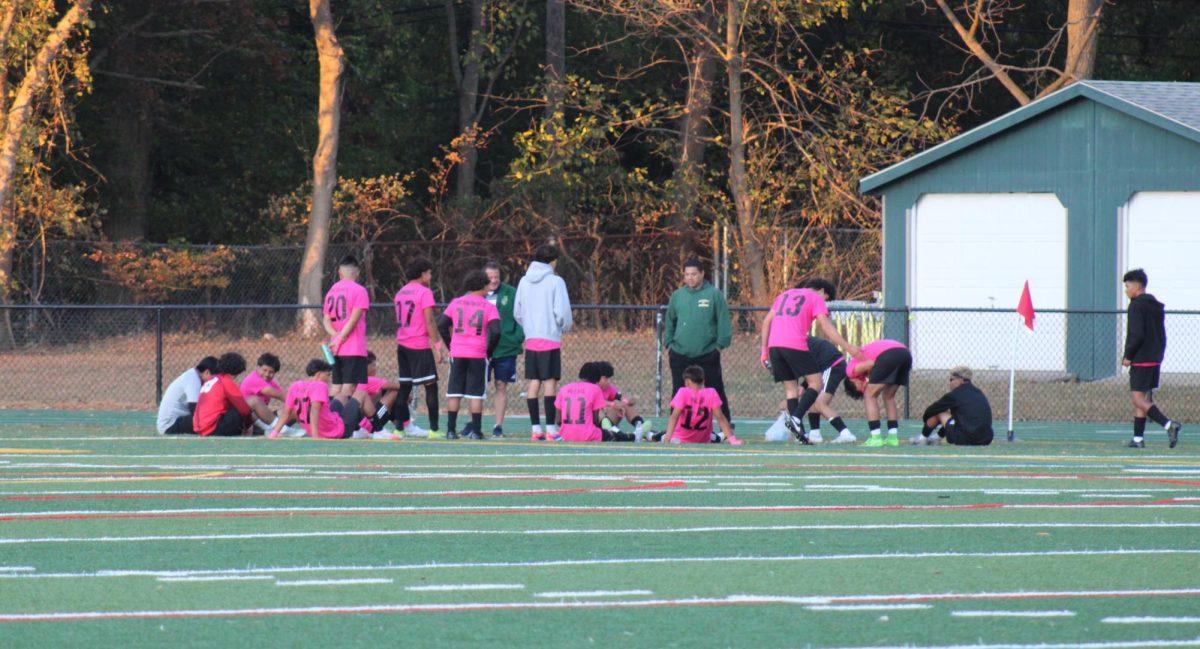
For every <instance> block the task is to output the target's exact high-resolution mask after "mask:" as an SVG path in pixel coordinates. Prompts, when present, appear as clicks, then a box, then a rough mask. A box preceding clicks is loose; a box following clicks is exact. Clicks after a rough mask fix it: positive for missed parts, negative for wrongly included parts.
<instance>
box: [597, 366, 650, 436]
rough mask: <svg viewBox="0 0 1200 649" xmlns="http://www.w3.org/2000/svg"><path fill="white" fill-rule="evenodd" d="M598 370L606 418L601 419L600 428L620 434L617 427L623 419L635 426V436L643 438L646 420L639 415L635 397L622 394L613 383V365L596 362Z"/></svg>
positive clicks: (614, 371)
mask: <svg viewBox="0 0 1200 649" xmlns="http://www.w3.org/2000/svg"><path fill="white" fill-rule="evenodd" d="M596 368H597V369H599V370H600V382H599V383H597V385H599V386H600V391H601V392H603V393H604V416H603V417H602V418H601V419H600V427H601V428H604V429H605V430H614V429H615V431H617V432H619V431H620V430H621V429H620V428H618V427H617V426H618V424H620V423H621V420H622V419H623V420H625V421H628V422H629V423H630V424H631V425H632V426H633V435H634V436H635V437H641V436H642V435H643V433H644V432H645V430H644V426H645V425H646V420H645V419H642V416H641V415H639V414H638V411H637V404H636V400H635V399H634V397H633V395H625V394H622V393H621V389H620V388H618V387H617V384H616V383H613V382H612V378H613V374H615V373H616V370H614V369H613V366H612V363H609V362H608V361H596Z"/></svg>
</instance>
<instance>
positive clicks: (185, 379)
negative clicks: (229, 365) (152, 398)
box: [156, 356, 217, 435]
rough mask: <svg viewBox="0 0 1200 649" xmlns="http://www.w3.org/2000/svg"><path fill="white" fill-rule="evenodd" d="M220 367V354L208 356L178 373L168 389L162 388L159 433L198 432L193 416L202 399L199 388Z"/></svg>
mask: <svg viewBox="0 0 1200 649" xmlns="http://www.w3.org/2000/svg"><path fill="white" fill-rule="evenodd" d="M216 369H217V357H216V356H205V357H204V358H202V359H200V362H199V363H196V367H189V368H188V369H187V370H185V371H184V373H183V374H180V375H179V376H177V377H175V380H174V381H171V385H169V386H167V391H166V392H163V397H162V402H160V403H159V404H158V421H157V425H156V427H157V428H158V434H160V435H195V434H196V431H195V430H194V429H193V428H192V417H193V416H194V415H195V414H196V402H197V401H198V400H199V399H200V388H201V387H203V386H204V384H205V383H207V382H208V380H209V379H211V378H212V377H213V372H215V371H216Z"/></svg>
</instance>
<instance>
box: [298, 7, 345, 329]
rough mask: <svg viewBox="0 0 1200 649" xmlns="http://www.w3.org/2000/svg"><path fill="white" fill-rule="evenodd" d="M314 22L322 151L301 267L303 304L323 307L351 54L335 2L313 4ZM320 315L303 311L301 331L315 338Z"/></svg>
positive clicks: (315, 159)
mask: <svg viewBox="0 0 1200 649" xmlns="http://www.w3.org/2000/svg"><path fill="white" fill-rule="evenodd" d="M308 8H309V17H310V18H311V19H312V24H313V31H314V33H315V35H316V43H317V60H318V61H319V63H320V70H321V76H320V95H319V100H318V112H317V133H318V135H317V151H316V154H315V155H314V156H313V196H312V214H311V215H310V216H309V219H308V236H307V237H306V238H305V240H304V259H303V261H301V263H300V295H299V298H300V300H299V301H300V304H302V305H318V304H320V303H321V298H322V296H323V289H324V280H325V277H324V269H325V253H326V251H327V250H328V248H329V220H330V217H331V212H332V211H333V188H334V186H336V185H337V150H338V129H339V127H340V124H341V119H342V117H341V115H342V71H343V70H344V69H345V61H344V59H345V54H344V53H343V52H342V46H341V45H340V44H338V40H337V35H336V34H334V32H333V15H332V12H331V11H330V9H329V0H309V2H308ZM320 320H321V318H320V314H319V313H318V312H317V311H316V310H315V309H301V311H300V314H299V322H300V330H301V332H302V333H303V334H304V335H307V336H312V335H315V334H317V333H319V332H320V331H321V326H320Z"/></svg>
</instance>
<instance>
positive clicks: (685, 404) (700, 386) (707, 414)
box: [662, 365, 742, 445]
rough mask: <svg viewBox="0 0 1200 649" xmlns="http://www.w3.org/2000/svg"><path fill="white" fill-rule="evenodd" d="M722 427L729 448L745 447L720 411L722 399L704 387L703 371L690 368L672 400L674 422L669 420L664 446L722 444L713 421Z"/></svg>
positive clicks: (692, 366) (712, 390)
mask: <svg viewBox="0 0 1200 649" xmlns="http://www.w3.org/2000/svg"><path fill="white" fill-rule="evenodd" d="M714 418H715V419H716V420H717V423H718V424H719V425H720V427H721V432H722V433H724V439H726V440H728V441H729V443H730V444H734V445H740V444H741V443H742V441H741V440H739V439H738V438H737V437H734V435H733V428H732V427H731V426H730V424H729V419H727V418H726V417H725V411H723V410H721V397H720V396H719V395H717V391H716V390H714V389H713V388H706V387H704V368H702V367H700V366H699V365H691V366H688V367H686V368H684V370H683V387H682V388H679V391H678V392H676V393H675V396H674V398H672V399H671V418H670V419H668V420H667V434H666V435H664V436H663V438H662V441H664V442H675V443H677V444H708V443H711V442H714V441H720V439H721V437H720V436H717V437H716V438H715V439H714V434H713V422H712V420H713V419H714Z"/></svg>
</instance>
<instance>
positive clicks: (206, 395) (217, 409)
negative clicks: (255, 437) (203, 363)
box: [192, 352, 252, 437]
mask: <svg viewBox="0 0 1200 649" xmlns="http://www.w3.org/2000/svg"><path fill="white" fill-rule="evenodd" d="M245 371H246V359H245V358H242V355H241V354H238V353H237V352H228V353H226V354H223V355H222V356H221V357H220V358H218V359H217V370H216V376H214V377H212V378H211V379H209V380H208V381H207V382H205V384H204V385H202V386H201V387H200V399H199V400H198V401H196V414H195V415H194V416H193V417H192V426H193V429H194V430H195V431H196V433H197V434H198V435H203V436H205V437H207V436H210V435H213V436H217V437H233V436H237V435H244V434H246V431H247V429H248V428H249V426H250V422H251V421H252V420H251V415H250V406H249V405H247V404H246V399H245V398H243V397H242V389H241V388H240V387H238V384H237V381H235V380H234V377H236V376H237V375H238V374H241V373H242V372H245Z"/></svg>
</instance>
